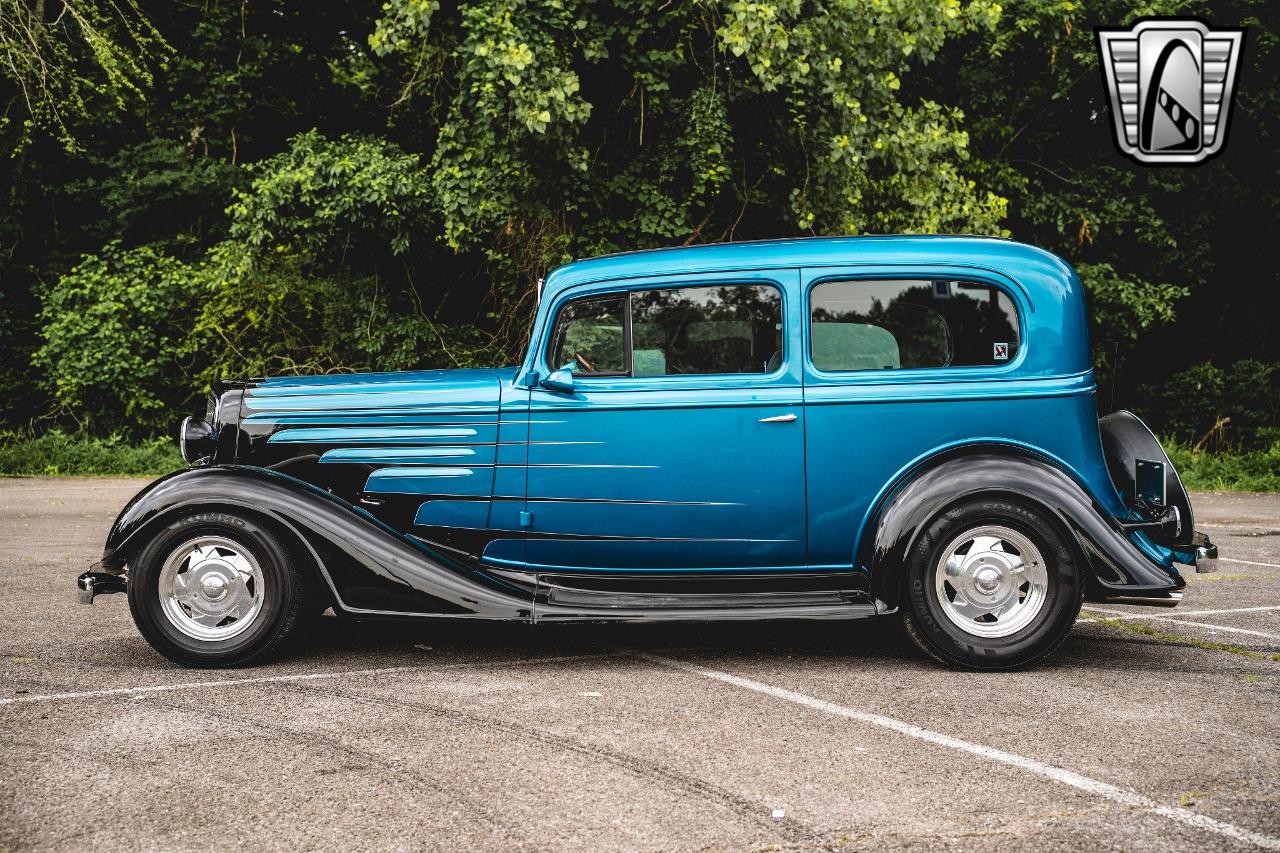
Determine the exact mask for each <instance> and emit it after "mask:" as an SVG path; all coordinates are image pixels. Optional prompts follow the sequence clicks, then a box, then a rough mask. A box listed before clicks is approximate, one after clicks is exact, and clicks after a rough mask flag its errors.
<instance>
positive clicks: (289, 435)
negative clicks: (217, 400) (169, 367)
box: [220, 368, 515, 464]
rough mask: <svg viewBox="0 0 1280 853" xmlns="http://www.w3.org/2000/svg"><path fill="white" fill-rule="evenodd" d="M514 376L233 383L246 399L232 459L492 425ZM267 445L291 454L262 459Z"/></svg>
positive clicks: (450, 373)
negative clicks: (420, 430)
mask: <svg viewBox="0 0 1280 853" xmlns="http://www.w3.org/2000/svg"><path fill="white" fill-rule="evenodd" d="M514 375H515V368H505V369H465V370H421V371H406V372H400V373H350V374H331V375H323V376H277V377H270V378H265V379H254V380H249V381H246V382H244V383H235V384H234V387H235V388H236V390H235V391H231V392H230V393H232V394H236V393H237V392H238V395H239V396H240V398H241V399H240V401H239V406H238V411H237V413H236V416H235V420H236V421H237V422H238V426H239V430H238V433H239V440H238V442H237V443H238V448H237V451H236V454H235V455H236V458H237V461H240V462H248V463H250V464H270V463H273V462H277V461H279V457H281V456H282V455H283V456H288V455H294V454H296V453H299V452H316V451H320V452H323V450H324V449H325V448H329V447H336V446H346V445H360V444H366V445H367V444H370V443H373V444H398V443H401V442H400V439H401V438H402V437H403V436H406V435H408V434H409V433H410V432H412V431H413V430H414V428H415V427H419V426H422V425H427V424H432V425H449V424H466V423H473V422H478V423H485V424H490V425H491V424H494V423H495V421H496V415H497V412H498V407H499V402H500V400H501V396H502V386H503V384H505V383H509V382H510V381H511V379H512V378H513V377H514ZM224 387H225V386H224ZM220 408H226V407H222V406H220ZM228 420H230V418H228ZM268 445H270V446H272V447H274V448H278V449H279V450H281V451H283V450H284V449H285V448H286V447H287V448H289V449H290V450H291V451H292V452H291V453H283V454H282V453H278V452H272V453H264V451H265V450H266V448H267V446H268ZM304 448H305V450H304Z"/></svg>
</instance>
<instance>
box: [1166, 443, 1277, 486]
mask: <svg viewBox="0 0 1280 853" xmlns="http://www.w3.org/2000/svg"><path fill="white" fill-rule="evenodd" d="M1268 435H1269V437H1270V443H1269V444H1268V445H1266V446H1264V447H1262V448H1260V449H1258V450H1249V451H1243V452H1237V453H1210V452H1208V451H1205V450H1193V449H1192V448H1191V447H1190V446H1189V445H1187V444H1185V443H1181V442H1178V441H1177V440H1175V439H1165V440H1164V441H1163V444H1164V448H1165V451H1166V452H1167V453H1168V454H1169V461H1171V462H1172V463H1173V464H1174V466H1175V467H1177V469H1178V474H1179V475H1180V476H1181V477H1182V482H1183V484H1184V485H1186V487H1187V488H1188V489H1197V490H1201V491H1245V492H1280V430H1269V431H1268Z"/></svg>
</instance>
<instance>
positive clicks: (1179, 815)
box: [634, 652, 1280, 850]
mask: <svg viewBox="0 0 1280 853" xmlns="http://www.w3.org/2000/svg"><path fill="white" fill-rule="evenodd" d="M634 654H636V656H637V657H640V658H643V659H644V660H647V661H650V662H652V663H656V664H659V665H660V666H665V667H669V668H671V669H679V670H683V671H685V672H689V673H693V674H694V675H700V676H702V677H704V678H710V679H713V680H715V681H719V682H722V683H724V684H731V685H733V686H734V687H741V688H743V689H744V690H753V691H755V692H756V693H763V694H765V695H766V696H772V697H773V698H775V699H782V700H783V701H786V702H793V703H795V704H797V705H802V706H804V707H806V708H810V709H812V710H814V711H819V712H821V713H824V714H831V715H833V716H836V717H844V718H846V719H850V720H857V721H858V722H860V723H868V724H870V725H873V726H880V727H881V728H885V729H890V730H891V731H895V732H897V733H898V734H902V735H906V736H907V737H913V738H916V739H917V740H922V741H925V742H927V743H932V744H936V745H938V746H945V747H948V748H950V749H956V750H960V751H961V752H967V753H970V754H971V755H977V756H979V757H981V758H986V759H988V760H990V761H997V762H999V763H1001V764H1008V765H1010V766H1013V767H1020V768H1022V769H1023V770H1026V771H1028V772H1030V773H1034V774H1036V775H1037V776H1043V777H1044V778H1046V779H1051V780H1053V781H1054V782H1058V783H1061V784H1063V785H1069V786H1071V787H1073V788H1077V789H1079V790H1081V791H1085V792H1087V793H1090V794H1095V795H1097V796H1099V797H1102V798H1104V799H1107V800H1111V801H1112V802H1115V803H1120V804H1121V805H1124V806H1128V807H1130V808H1138V809H1144V810H1146V811H1150V812H1154V813H1155V814H1158V815H1160V816H1161V817H1165V818H1168V819H1169V820H1173V821H1177V822H1178V823H1181V824H1185V825H1187V826H1192V827H1195V828H1196V829H1202V830H1205V831H1206V832H1213V833H1216V834H1218V835H1222V836H1225V837H1227V838H1231V839H1234V840H1236V841H1239V842H1241V843H1242V844H1253V845H1255V846H1257V847H1262V848H1265V849H1267V850H1280V838H1276V837H1274V836H1270V835H1264V834H1262V833H1260V832H1254V831H1253V830H1249V829H1243V828H1241V827H1239V826H1236V825H1235V824H1231V823H1227V822H1225V821H1221V820H1215V819H1213V818H1211V817H1208V816H1207V815H1203V814H1199V813H1197V812H1193V811H1190V810H1188V809H1182V808H1174V807H1172V806H1166V805H1164V804H1162V803H1158V802H1156V801H1155V800H1152V799H1149V798H1147V797H1144V796H1143V795H1141V794H1139V793H1138V792H1137V791H1131V790H1128V789H1127V788H1120V787H1117V786H1115V785H1112V784H1110V783H1108V782H1103V781H1101V780H1098V779H1091V778H1089V777H1088V776H1083V775H1081V774H1079V773H1076V772H1074V771H1071V770H1064V769H1063V768H1061V767H1054V766H1053V765H1052V764H1045V763H1044V762H1041V761H1036V760H1035V759H1033V758H1026V757H1025V756H1021V755H1017V754H1015V753H1012V752H1005V751H1004V750H1001V749H993V748H992V747H989V746H983V745H982V744H977V743H972V742H970V741H967V740H961V739H960V738H957V737H952V736H951V735H944V734H941V733H939V732H934V731H930V730H928V729H925V728H921V727H920V726H917V725H913V724H912V723H905V722H903V721H901V720H895V719H894V718H892V717H886V716H884V715H882V714H874V713H871V712H870V711H859V710H857V709H856V708H848V707H846V706H844V705H837V704H835V703H834V702H827V701H826V700H823V699H817V698H815V697H813V696H809V695H806V694H804V693H797V692H795V691H794V690H787V689H786V688H783V687H774V686H773V685H771V684H765V683H764V682H761V681H755V680H753V679H750V678H743V677H742V676H740V675H733V674H731V673H728V672H721V671H720V670H718V669H710V668H708V667H705V666H698V665H697V664H692V663H686V662H685V661H680V660H674V659H672V658H665V657H661V656H659V655H651V654H645V653H640V652H636V653H634Z"/></svg>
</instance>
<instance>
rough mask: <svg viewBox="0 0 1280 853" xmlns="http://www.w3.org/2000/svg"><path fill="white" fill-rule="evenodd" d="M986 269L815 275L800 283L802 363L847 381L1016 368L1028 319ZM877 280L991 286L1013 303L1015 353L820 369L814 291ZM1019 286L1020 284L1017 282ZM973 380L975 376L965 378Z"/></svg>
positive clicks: (934, 377) (944, 377)
mask: <svg viewBox="0 0 1280 853" xmlns="http://www.w3.org/2000/svg"><path fill="white" fill-rule="evenodd" d="M983 272H985V271H982V270H972V269H969V268H966V269H963V270H956V271H955V274H953V273H952V271H950V270H948V271H946V272H941V271H927V270H911V271H905V270H901V269H898V270H894V271H892V272H872V271H866V272H862V271H859V272H832V273H830V274H829V275H817V276H814V278H813V279H812V280H810V281H808V282H804V283H802V287H801V291H802V295H803V301H804V304H803V305H802V306H801V314H800V322H801V323H802V324H803V326H802V327H801V331H802V333H803V338H802V340H803V342H804V344H803V349H804V366H805V369H806V370H808V371H809V372H811V373H812V374H813V375H814V376H815V377H817V378H823V379H833V380H848V379H855V378H856V379H857V380H858V381H859V382H883V383H892V382H903V381H932V382H946V381H949V380H950V378H951V375H952V374H953V373H954V372H957V371H958V372H972V371H979V372H980V371H987V372H988V373H1001V374H1003V373H1008V372H1012V371H1014V370H1016V369H1017V368H1018V367H1020V366H1021V364H1022V362H1023V360H1024V359H1025V358H1026V351H1027V319H1026V311H1025V310H1024V307H1023V303H1022V300H1021V299H1020V298H1019V295H1020V294H1019V293H1017V292H1015V291H1014V289H1013V288H1012V287H1010V286H1009V285H1008V284H1007V283H1005V282H1003V281H998V280H996V279H994V278H993V277H990V276H987V275H983V274H982V273H983ZM880 281H930V282H932V281H964V282H967V283H969V284H980V285H983V286H986V287H991V288H994V289H995V290H998V291H999V292H1000V293H1002V294H1003V295H1004V296H1005V297H1006V298H1007V299H1008V300H1009V303H1010V304H1011V305H1012V306H1013V311H1014V315H1015V317H1016V319H1017V322H1018V352H1017V354H1016V355H1015V356H1014V357H1013V358H1011V359H1009V361H1007V362H1005V363H1003V364H946V365H940V366H938V367H899V368H892V369H888V370H886V369H884V368H878V369H877V368H867V367H864V368H856V369H854V370H827V369H824V368H821V367H819V366H818V365H817V363H816V362H814V360H813V292H814V291H815V290H817V289H818V288H819V287H821V286H822V285H824V284H835V283H837V282H880ZM1019 286H1020V285H1019ZM947 335H948V337H949V338H950V337H951V329H950V327H948V328H947ZM966 378H968V379H973V378H977V377H966Z"/></svg>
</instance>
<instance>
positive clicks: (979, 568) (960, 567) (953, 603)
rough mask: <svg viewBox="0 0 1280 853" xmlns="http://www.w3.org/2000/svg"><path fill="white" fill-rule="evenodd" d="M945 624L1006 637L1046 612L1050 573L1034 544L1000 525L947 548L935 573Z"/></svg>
mask: <svg viewBox="0 0 1280 853" xmlns="http://www.w3.org/2000/svg"><path fill="white" fill-rule="evenodd" d="M934 582H935V589H936V591H937V594H938V604H939V606H941V608H942V612H943V613H944V614H946V617H947V619H949V620H950V621H951V622H952V623H954V624H955V625H957V626H958V627H959V628H960V629H961V630H963V631H964V632H965V633H968V634H972V635H974V636H976V637H1007V636H1009V635H1010V634H1016V633H1017V632H1018V631H1021V630H1022V629H1023V628H1025V627H1027V626H1028V625H1030V624H1031V622H1032V621H1033V620H1034V619H1035V618H1036V616H1037V615H1038V614H1039V613H1040V611H1041V609H1042V608H1043V607H1044V602H1045V598H1046V597H1047V595H1048V592H1049V571H1048V568H1047V567H1046V566H1045V563H1044V557H1043V556H1042V555H1041V554H1040V551H1039V549H1037V548H1036V546H1035V545H1034V544H1032V542H1031V540H1030V539H1028V538H1027V537H1026V536H1024V535H1022V534H1021V533H1019V532H1018V531H1016V530H1012V529H1010V528H1008V527H1001V526H999V525H988V526H984V527H978V528H974V529H973V530H969V531H967V532H965V533H962V534H961V535H959V536H957V537H956V538H955V539H953V540H952V541H951V543H950V544H949V545H947V547H946V548H945V549H943V552H942V557H941V559H939V560H938V565H937V568H936V570H935V572H934Z"/></svg>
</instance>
